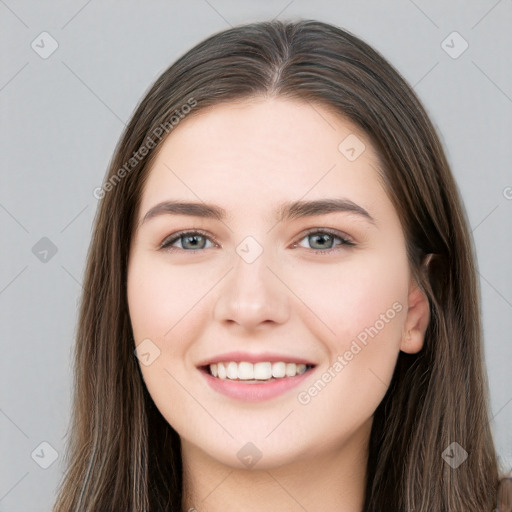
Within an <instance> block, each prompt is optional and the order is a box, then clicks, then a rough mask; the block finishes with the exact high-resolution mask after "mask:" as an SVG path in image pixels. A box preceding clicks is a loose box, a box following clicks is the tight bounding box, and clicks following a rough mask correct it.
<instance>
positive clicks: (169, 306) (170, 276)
mask: <svg viewBox="0 0 512 512" xmlns="http://www.w3.org/2000/svg"><path fill="white" fill-rule="evenodd" d="M207 289H208V288H207V287H205V282H204V276H201V273H200V272H193V271H184V270H183V269H180V267H176V266H175V267H172V266H170V265H168V264H165V261H164V258H162V261H159V258H154V257H153V258H151V260H150V258H145V257H144V256H142V255H141V256H137V255H135V256H134V258H133V261H132V263H131V265H130V268H129V272H128V305H129V312H130V319H131V323H132V328H133V331H134V337H135V340H136V341H139V340H140V339H143V338H151V339H153V338H154V339H156V340H160V341H161V342H163V340H164V339H168V338H170V337H172V336H173V334H174V332H176V331H177V330H178V329H180V328H182V327H183V326H184V325H186V324H187V323H188V320H189V317H188V315H189V314H190V313H192V314H196V315H197V310H198V309H199V308H197V307H196V306H197V305H198V304H199V302H200V301H201V298H202V296H203V295H204V294H205V291H206V290H207ZM166 345H168V344H166Z"/></svg>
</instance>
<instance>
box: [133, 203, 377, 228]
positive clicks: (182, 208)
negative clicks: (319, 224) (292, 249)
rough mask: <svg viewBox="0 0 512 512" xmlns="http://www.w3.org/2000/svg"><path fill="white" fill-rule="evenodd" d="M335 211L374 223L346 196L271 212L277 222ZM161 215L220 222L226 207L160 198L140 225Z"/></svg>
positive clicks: (293, 204)
mask: <svg viewBox="0 0 512 512" xmlns="http://www.w3.org/2000/svg"><path fill="white" fill-rule="evenodd" d="M336 212H348V213H354V214H356V215H359V216H360V217H362V218H363V219H365V220H367V221H368V222H370V223H372V224H375V219H374V218H373V217H372V216H371V215H370V214H369V213H368V212H367V211H366V210H365V209H364V208H363V207H362V206H359V205H358V204H356V203H354V202H353V201H351V200H350V199H345V198H331V199H317V200H314V201H289V202H285V203H283V204H281V205H279V206H278V208H277V209H276V210H275V211H274V214H275V217H276V219H277V221H278V222H283V221H290V220H295V219H301V218H305V217H314V216H316V215H325V214H329V213H336ZM163 214H168V215H188V216H192V217H201V218H209V219H214V220H219V221H222V220H224V219H226V218H227V212H226V210H224V208H221V207H220V206H217V205H214V204H210V203H203V202H201V203H197V202H187V201H163V202H161V203H159V204H157V205H156V206H153V207H152V208H150V209H149V210H148V212H147V213H146V214H145V215H144V217H143V219H142V221H141V223H140V224H141V225H142V224H144V223H145V222H147V221H148V220H149V219H152V218H154V217H156V216H158V215H163Z"/></svg>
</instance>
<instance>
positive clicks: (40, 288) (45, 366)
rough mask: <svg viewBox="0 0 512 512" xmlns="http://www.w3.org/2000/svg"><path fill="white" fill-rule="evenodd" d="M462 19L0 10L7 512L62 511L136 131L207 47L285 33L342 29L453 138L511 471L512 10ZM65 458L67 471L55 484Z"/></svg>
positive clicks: (429, 5) (115, 8)
mask: <svg viewBox="0 0 512 512" xmlns="http://www.w3.org/2000/svg"><path fill="white" fill-rule="evenodd" d="M447 4H448V2H444V1H441V0H437V1H430V2H427V1H426V0H415V1H414V2H413V1H412V0H395V1H390V2H386V3H384V2H377V1H375V2H370V1H366V2H361V1H356V0H351V1H348V0H342V1H336V2H335V1H328V0H315V1H314V2H306V1H301V0H292V1H290V0H280V1H272V2H270V1H263V2H255V1H254V2H248V1H245V2H238V1H234V0H232V1H229V0H209V1H206V0H193V1H189V2H184V1H183V2H172V1H167V2H163V1H152V2H134V1H123V2H113V1H105V0H103V1H99V0H89V1H84V0H74V1H51V2H44V3H43V2H40V3H36V2H29V1H17V0H0V34H1V35H0V39H1V46H0V48H1V49H0V54H1V56H2V63H1V67H0V112H1V124H0V132H1V133H0V140H1V143H2V155H3V160H2V173H1V179H2V184H1V188H0V222H1V224H0V225H1V231H0V243H1V254H2V265H1V269H0V315H1V322H2V324H1V325H2V331H1V333H2V357H1V359H0V375H1V381H0V383H1V386H0V439H1V453H2V457H1V472H0V511H10V512H16V511H40V510H49V509H50V507H51V504H52V503H53V500H54V496H55V491H56V487H57V484H58V482H59V480H60V477H61V474H62V470H63V465H62V463H63V455H64V453H63V447H64V441H65V440H64V435H65V434H66V430H67V425H68V420H69V412H70V405H71V404H70V399H71V382H72V380H71V379H72V375H71V362H72V360H71V354H72V346H73V343H74V334H75V323H76V319H77V301H78V299H79V296H80V293H81V291H82V286H81V282H82V277H83V269H84V264H85V256H86V251H87V248H88V244H89V241H90V236H91V227H92V221H93V218H94V214H95V211H96V207H97V200H96V199H95V198H94V197H93V194H92V192H93V189H94V188H95V187H97V186H99V185H101V183H102V181H103V177H104V173H105V171H106V168H107V165H108V162H109V160H110V157H111V155H112V153H113V150H114V145H115V143H116V141H117V140H118V137H119V136H120V134H121V131H122V129H123V127H124V123H126V122H127V121H128V119H129V118H130V116H131V114H132V112H133V110H134V108H135V105H136V104H137V102H138V101H139V99H140V98H141V97H142V95H143V94H144V92H145V91H146V90H147V89H148V87H149V86H150V85H151V83H152V82H153V80H154V79H156V77H157V76H158V75H160V73H161V72H162V71H164V70H165V69H166V68H167V67H168V66H169V65H170V64H171V63H172V62H173V61H174V60H175V59H176V58H177V57H179V56H181V55H182V54H183V53H184V52H185V51H186V50H188V49H189V48H190V47H192V46H193V45H194V44H196V43H197V42H199V41H200V40H202V39H204V38H205V37H206V36H208V35H210V34H212V33H214V32H217V31H220V30H223V29H225V28H228V27H229V26H230V25H237V24H240V23H246V22H250V21H259V20H263V19H271V18H274V17H278V18H281V19H295V18H296V17H301V18H316V19H318V20H322V21H326V22H330V23H333V24H336V25H338V26H340V27H343V28H346V29H348V30H350V31H352V32H354V33H355V34H356V35H358V36H360V37H361V38H363V39H364V40H366V41H367V42H368V43H370V44H371V45H373V46H375V47H376V48H377V49H378V50H379V51H380V52H381V53H383V54H384V56H385V57H387V58H388V59H389V60H390V61H391V62H392V63H393V64H394V65H395V66H396V67H397V68H398V70H399V71H400V72H401V73H402V74H403V75H404V76H405V78H406V79H407V80H408V81H409V82H410V83H411V84H412V85H413V86H414V87H415V90H416V91H417V92H418V94H419V96H420V97H421V99H422V100H423V102H424V104H425V106H426V107H427V109H428V111H429V113H430V115H431V117H432V118H433V120H434V123H435V125H436V126H437V128H438V129H439V131H440V134H441V137H442V140H443V143H444V145H445V147H446V150H447V153H448V157H449V160H450V163H451V165H452V169H453V172H454V174H455V177H456V179H457V182H458V184H459V187H460V190H461V193H462V196H463V199H464V201H465V204H466V208H467V211H468V216H469V221H470V225H471V229H472V231H473V236H474V242H475V245H476V250H477V255H478V265H479V275H480V283H481V292H482V301H483V306H482V313H483V322H484V334H485V356H486V364H487V367H488V371H489V384H490V389H491V408H492V413H493V415H494V419H493V421H492V428H493V430H494V433H495V438H496V443H497V448H498V451H499V454H500V459H501V461H502V463H503V465H504V466H505V467H507V468H510V467H511V466H512V429H511V425H512V421H511V420H512V403H511V402H512V383H511V381H510V374H511V371H510V370H511V361H512V344H511V343H510V341H511V335H510V333H511V331H512V314H511V313H512V286H511V285H512V272H511V267H510V254H511V250H512V188H511V187H512V173H511V162H512V144H511V140H510V134H511V133H512V130H511V128H512V126H511V125H512V99H511V98H512V67H511V66H510V54H511V49H512V48H511V47H512V45H511V43H512V30H511V29H510V27H511V26H512V23H511V22H512V0H500V1H496V0H481V1H476V0H474V1H467V0H466V1H461V0H459V1H451V2H449V5H447ZM44 31H46V32H48V33H49V34H50V35H51V37H52V38H54V39H55V40H56V41H57V44H58V48H57V50H56V51H55V52H54V53H53V54H51V55H50V56H48V57H47V58H42V57H41V56H40V54H39V53H37V52H36V51H35V50H34V49H33V48H32V46H31V45H32V44H33V45H39V47H37V46H36V48H38V51H39V52H44V51H46V52H48V51H49V50H50V49H51V40H50V39H49V38H48V36H40V34H41V33H42V32H44ZM453 31H457V32H458V33H459V34H460V35H461V36H462V38H463V39H464V40H465V41H467V43H468V44H469V47H468V48H467V50H466V51H464V52H463V53H462V54H461V55H458V56H457V58H454V56H455V54H458V53H459V52H460V50H462V49H463V45H464V41H463V40H462V39H457V36H450V37H448V36H449V35H450V34H452V32H453ZM447 37H448V39H447ZM454 37H455V38H454ZM45 38H46V39H45ZM41 39H43V42H41ZM443 41H446V42H445V43H442V42H443ZM450 47H451V48H450ZM445 50H447V51H445ZM450 52H451V55H450V54H449V53H450ZM43 237H47V238H48V239H49V240H51V242H52V244H54V245H55V247H56V249H57V252H56V253H55V254H54V255H52V252H51V251H50V252H48V253H47V254H46V255H45V253H44V252H39V253H38V251H43V250H44V249H45V247H46V249H48V241H47V240H46V241H45V240H43V241H42V242H41V241H40V240H41V238H43ZM38 243H39V245H36V244H38ZM45 244H46V245H45ZM34 246H35V247H36V248H35V249H33V248H34ZM44 258H46V261H44ZM42 259H43V260H42ZM42 442H46V443H49V445H50V446H51V447H52V448H50V447H49V446H47V445H43V446H42V447H41V446H40V444H41V443H42ZM52 449H53V450H55V451H56V454H57V459H56V460H55V461H54V462H53V463H52V464H51V465H50V466H49V467H48V468H47V469H43V467H41V465H43V466H44V465H48V464H50V463H51V462H52V454H53V452H52Z"/></svg>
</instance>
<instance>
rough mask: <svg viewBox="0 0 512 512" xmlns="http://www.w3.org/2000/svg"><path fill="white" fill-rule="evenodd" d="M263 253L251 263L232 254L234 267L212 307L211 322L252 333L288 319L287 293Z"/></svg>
mask: <svg viewBox="0 0 512 512" xmlns="http://www.w3.org/2000/svg"><path fill="white" fill-rule="evenodd" d="M267 256H268V254H267V253H266V251H263V253H262V254H260V256H259V257H258V258H257V259H256V260H254V261H252V262H250V263H249V262H248V261H245V260H244V259H243V258H242V257H240V256H239V255H238V254H236V253H235V256H234V258H233V261H234V266H233V268H232V269H231V271H230V272H228V274H227V275H226V276H225V277H224V279H223V280H222V284H221V287H220V288H219V291H218V295H217V300H216V303H215V307H214V319H215V320H217V321H219V322H222V323H225V324H228V323H229V324H237V325H238V326H240V327H241V328H245V329H248V330H255V329H260V328H262V327H264V326H265V325H267V324H270V323H273V324H282V323H285V322H286V321H287V320H288V318H289V314H290V312H289V300H290V297H289V291H288V288H287V287H286V286H285V284H283V281H284V279H283V277H282V276H279V274H280V271H279V265H278V264H276V263H275V261H274V260H273V261H272V262H270V261H269V260H270V258H269V257H267Z"/></svg>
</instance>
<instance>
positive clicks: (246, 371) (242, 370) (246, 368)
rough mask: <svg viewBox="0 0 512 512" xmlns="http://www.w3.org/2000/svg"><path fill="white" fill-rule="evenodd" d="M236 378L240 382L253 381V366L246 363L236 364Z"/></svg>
mask: <svg viewBox="0 0 512 512" xmlns="http://www.w3.org/2000/svg"><path fill="white" fill-rule="evenodd" d="M234 364H236V363H234ZM238 378H239V379H242V380H251V379H254V365H253V364H252V363H246V362H243V363H238Z"/></svg>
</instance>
